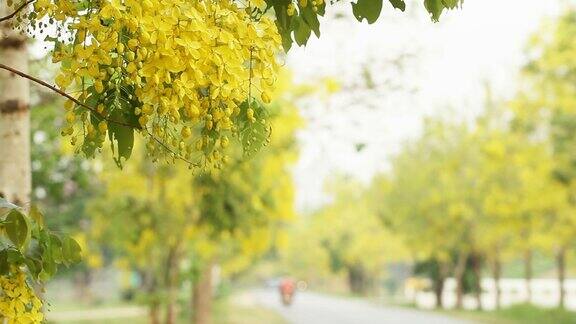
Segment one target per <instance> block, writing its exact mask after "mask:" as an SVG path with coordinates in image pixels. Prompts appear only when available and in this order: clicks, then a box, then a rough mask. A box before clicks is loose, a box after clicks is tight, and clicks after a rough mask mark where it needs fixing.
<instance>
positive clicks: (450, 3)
mask: <svg viewBox="0 0 576 324" xmlns="http://www.w3.org/2000/svg"><path fill="white" fill-rule="evenodd" d="M461 2H462V0H442V3H443V4H444V7H446V8H448V9H454V8H456V7H458V5H459V4H460V3H461Z"/></svg>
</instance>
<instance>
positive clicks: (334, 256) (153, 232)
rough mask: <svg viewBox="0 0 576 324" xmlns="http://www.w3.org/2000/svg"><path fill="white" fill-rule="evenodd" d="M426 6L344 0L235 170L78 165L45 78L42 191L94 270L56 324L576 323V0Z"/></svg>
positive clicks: (288, 76)
mask: <svg viewBox="0 0 576 324" xmlns="http://www.w3.org/2000/svg"><path fill="white" fill-rule="evenodd" d="M414 2H416V3H414V4H413V5H409V6H407V8H409V11H408V12H407V14H401V13H399V12H398V11H393V10H392V9H386V10H384V12H383V16H382V17H381V18H380V19H379V20H378V22H377V23H375V24H373V25H367V24H359V23H357V22H356V21H355V19H354V17H353V16H352V15H351V13H350V10H349V8H348V7H347V4H344V3H342V4H337V5H335V8H334V10H332V11H330V13H328V14H327V17H325V18H324V21H322V25H323V30H322V31H323V35H322V37H321V39H320V40H317V39H313V40H311V41H310V42H309V43H308V45H307V46H306V47H303V48H295V49H292V50H291V51H290V52H289V54H288V55H287V56H286V57H284V58H283V60H284V61H285V64H284V68H283V72H282V76H281V79H280V81H279V86H278V89H277V90H276V93H275V94H274V100H273V103H272V106H271V119H272V125H273V132H272V136H271V139H270V143H269V145H268V146H267V147H266V148H265V149H263V150H262V151H260V152H258V153H257V154H255V155H253V156H252V157H250V158H249V159H240V158H238V159H237V160H236V161H233V162H231V163H232V165H233V167H232V168H230V169H227V170H225V171H223V172H220V173H218V174H203V173H200V172H191V171H190V170H188V169H187V168H186V167H185V166H182V165H178V164H176V165H162V164H157V165H152V164H150V163H149V162H147V159H146V158H145V155H144V154H145V153H144V150H143V148H142V145H141V143H136V144H137V145H136V149H135V151H134V153H133V157H132V160H131V163H128V164H127V165H126V166H125V167H124V169H122V170H120V169H118V168H117V167H116V165H115V163H114V162H113V160H112V158H111V157H110V156H106V154H103V156H101V157H98V158H96V159H95V160H86V159H83V158H80V157H77V156H75V155H74V154H73V149H72V146H71V145H70V143H68V142H66V141H67V140H66V138H63V137H61V136H60V131H59V129H60V126H61V124H62V123H63V120H61V119H60V118H62V116H63V114H62V113H61V112H62V109H63V108H62V105H63V102H62V100H61V99H60V98H58V97H56V96H54V95H53V94H51V93H49V92H45V91H43V89H39V88H38V87H33V91H34V92H33V108H32V125H33V134H32V139H33V144H34V145H32V148H33V164H32V167H33V181H34V184H33V185H34V190H33V195H34V199H35V200H37V201H39V202H40V205H41V207H42V208H43V209H44V210H45V212H46V214H47V215H50V217H48V218H47V221H48V222H49V223H50V225H51V226H53V227H54V228H57V229H59V230H62V231H67V232H71V233H75V238H76V239H77V240H78V241H79V242H80V243H81V245H82V248H83V253H84V257H85V260H86V262H84V263H83V264H82V265H81V266H78V267H75V268H71V269H68V270H66V271H63V272H60V273H59V275H58V277H57V278H56V279H54V280H53V281H52V282H51V283H50V284H49V287H48V289H47V291H48V295H47V296H46V299H47V301H48V303H49V306H48V307H47V308H48V310H49V313H48V320H49V322H51V323H189V322H191V321H192V322H195V323H199V324H205V323H239V324H244V323H246V324H248V323H256V324H258V323H271V324H275V323H314V324H316V323H576V279H575V274H576V262H575V260H574V256H575V253H574V252H575V251H576V249H575V247H576V246H575V244H574V237H575V235H576V59H575V58H576V3H574V2H573V1H569V0H565V1H562V0H555V1H539V0H507V1H499V0H469V1H466V2H465V3H464V6H463V8H462V9H461V10H456V11H451V12H448V13H445V14H444V16H443V18H442V19H441V22H440V23H436V24H433V23H431V22H430V19H429V17H428V16H427V15H426V14H425V13H424V10H422V8H421V5H422V4H421V1H414ZM410 10H411V11H410ZM34 46H35V47H36V48H37V50H36V54H37V55H36V56H35V58H34V61H33V62H32V69H33V72H34V73H33V74H34V75H39V76H41V78H42V79H46V80H48V79H52V78H53V75H54V73H55V71H52V70H51V65H50V64H48V62H47V61H46V59H45V57H44V56H43V54H42V53H44V51H43V50H42V48H43V44H42V43H40V42H38V43H36V44H35V45H34ZM138 144H140V145H138ZM239 156H240V155H239Z"/></svg>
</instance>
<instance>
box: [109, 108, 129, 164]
mask: <svg viewBox="0 0 576 324" xmlns="http://www.w3.org/2000/svg"><path fill="white" fill-rule="evenodd" d="M122 106H123V105H122ZM110 118H111V119H112V120H115V121H126V120H127V119H126V118H123V117H122V114H121V113H120V111H119V110H118V109H116V110H114V111H113V113H112V114H111V115H110ZM108 138H109V139H110V145H111V146H112V152H113V153H114V154H115V155H117V156H116V157H115V158H114V161H116V164H117V165H118V167H120V168H122V162H123V160H122V159H124V161H126V160H128V159H129V158H130V155H131V154H132V149H133V148H134V128H132V127H129V126H124V125H120V124H118V123H114V122H108Z"/></svg>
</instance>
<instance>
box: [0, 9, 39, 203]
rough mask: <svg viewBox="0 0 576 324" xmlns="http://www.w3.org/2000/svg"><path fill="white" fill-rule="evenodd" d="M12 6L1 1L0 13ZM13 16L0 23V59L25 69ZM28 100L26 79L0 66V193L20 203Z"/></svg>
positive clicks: (26, 184)
mask: <svg viewBox="0 0 576 324" xmlns="http://www.w3.org/2000/svg"><path fill="white" fill-rule="evenodd" d="M11 10H12V9H8V8H7V7H6V1H0V16H5V15H6V14H8V13H10V12H11ZM12 20H14V19H11V20H8V21H5V22H4V23H0V63H3V64H5V65H8V66H10V67H13V68H15V69H17V70H20V71H22V72H28V52H27V49H26V38H25V37H24V36H23V35H20V34H18V33H15V32H13V31H12V27H11V26H10V22H11V21H12ZM1 35H4V36H1ZM29 100H30V91H29V84H28V80H26V79H24V78H21V77H19V76H17V75H15V74H13V73H10V72H7V71H5V70H0V149H1V150H2V153H1V154H0V196H1V197H4V198H6V199H7V200H8V201H10V202H12V203H14V204H17V205H19V206H23V205H25V204H26V203H28V202H29V201H30V193H31V191H32V172H31V165H30V109H29Z"/></svg>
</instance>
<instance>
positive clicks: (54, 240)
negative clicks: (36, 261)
mask: <svg viewBox="0 0 576 324" xmlns="http://www.w3.org/2000/svg"><path fill="white" fill-rule="evenodd" d="M49 241H50V242H49V248H50V250H51V254H52V259H53V260H54V262H56V263H62V262H64V261H65V260H64V255H63V254H64V253H63V244H62V240H61V239H60V237H58V236H57V235H56V234H50V240H49Z"/></svg>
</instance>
